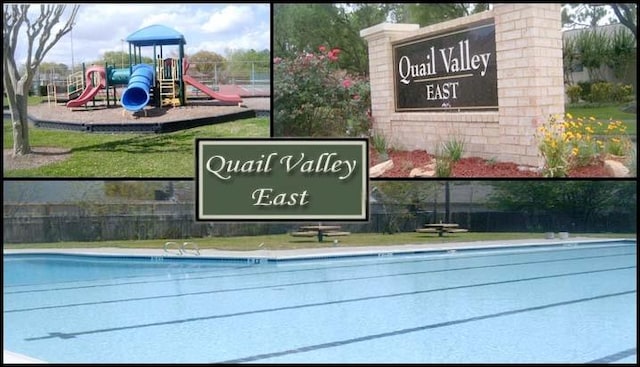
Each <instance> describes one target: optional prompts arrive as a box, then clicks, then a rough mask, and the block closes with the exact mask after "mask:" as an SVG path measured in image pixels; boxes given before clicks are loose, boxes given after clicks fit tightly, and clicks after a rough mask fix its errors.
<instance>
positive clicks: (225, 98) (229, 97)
mask: <svg viewBox="0 0 640 367" xmlns="http://www.w3.org/2000/svg"><path fill="white" fill-rule="evenodd" d="M182 80H184V82H185V83H187V84H190V85H192V86H194V87H196V88H198V89H199V90H201V91H202V92H203V93H205V94H206V95H208V96H209V97H211V98H213V99H217V100H218V101H221V102H229V103H240V102H242V98H240V96H238V95H235V94H220V93H218V92H216V91H214V90H213V89H211V88H209V87H207V86H206V85H204V84H202V83H200V82H199V81H197V80H195V79H193V78H192V77H191V76H190V75H183V76H182Z"/></svg>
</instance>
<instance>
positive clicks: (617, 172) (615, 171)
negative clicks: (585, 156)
mask: <svg viewBox="0 0 640 367" xmlns="http://www.w3.org/2000/svg"><path fill="white" fill-rule="evenodd" d="M604 170H605V172H607V174H608V175H609V176H611V177H629V169H628V168H627V167H625V165H624V164H622V163H620V162H618V161H614V160H612V159H607V160H605V161H604Z"/></svg>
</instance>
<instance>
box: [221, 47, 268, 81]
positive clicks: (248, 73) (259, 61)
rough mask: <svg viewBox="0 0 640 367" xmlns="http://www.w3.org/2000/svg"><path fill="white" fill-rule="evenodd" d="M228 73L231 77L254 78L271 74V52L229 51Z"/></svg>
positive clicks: (251, 50) (252, 50)
mask: <svg viewBox="0 0 640 367" xmlns="http://www.w3.org/2000/svg"><path fill="white" fill-rule="evenodd" d="M226 70H227V73H228V74H229V75H231V76H235V77H237V76H239V77H253V76H254V74H269V73H270V71H271V52H270V51H269V50H267V49H265V50H262V51H256V50H254V49H250V50H233V51H231V50H229V51H227V67H226Z"/></svg>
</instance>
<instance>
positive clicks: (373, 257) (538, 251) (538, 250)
mask: <svg viewBox="0 0 640 367" xmlns="http://www.w3.org/2000/svg"><path fill="white" fill-rule="evenodd" d="M546 246H549V247H551V249H549V248H546ZM630 246H633V245H628V244H617V245H610V246H597V247H588V248H580V247H575V246H569V248H567V247H565V246H561V245H545V248H534V251H518V250H521V249H520V248H515V249H516V250H513V251H515V252H511V251H509V252H504V251H502V250H500V251H502V252H501V253H497V254H487V253H483V254H479V255H467V256H462V257H455V256H454V257H437V258H426V259H425V258H422V259H405V260H398V261H385V262H384V264H382V265H396V264H408V263H421V262H429V261H443V260H447V261H451V260H464V259H477V258H483V257H500V256H514V255H516V256H526V255H530V254H541V255H544V254H551V253H559V252H567V251H576V250H581V251H590V250H602V249H603V248H604V249H617V248H619V247H630ZM526 247H527V248H530V247H531V246H526ZM553 247H557V248H553ZM481 250H483V249H475V248H474V249H470V250H462V251H460V253H463V252H465V251H469V252H476V251H481ZM491 250H492V249H484V250H483V251H491ZM496 251H497V250H496ZM430 252H442V253H441V255H444V254H445V253H446V250H442V251H420V252H419V253H408V254H407V253H394V256H396V257H402V256H421V255H425V254H429V253H430ZM636 253H637V252H633V253H631V252H627V253H621V254H609V255H600V256H603V257H604V256H618V255H635V254H636ZM376 254H377V253H372V254H370V255H357V256H356V257H357V258H360V257H365V256H366V257H369V258H370V260H376V259H378V260H379V259H380V258H378V257H376ZM431 255H433V254H431ZM63 256H64V255H63ZM71 256H73V255H71ZM597 257H599V256H594V257H593V258H597ZM340 258H347V257H341V256H334V257H327V258H326V259H327V260H331V259H340ZM387 259H389V258H387ZM571 259H573V258H566V260H571ZM197 260H199V261H202V260H204V261H207V260H206V259H205V258H200V259H197ZM218 260H219V259H211V260H210V261H218ZM244 260H248V258H247V259H244ZM317 260H318V259H317V258H316V259H308V260H307V259H301V260H300V259H296V261H317ZM170 261H171V260H168V261H167V263H169V262H170ZM284 261H289V260H284ZM379 265H381V264H379V263H369V264H350V265H339V266H322V267H317V268H306V269H290V270H282V269H279V270H274V271H258V272H253V273H240V274H216V275H210V276H204V277H195V278H191V279H213V278H231V277H246V276H252V275H263V274H274V273H296V272H304V271H315V270H326V269H340V268H354V267H368V266H379ZM253 266H256V264H248V265H243V266H237V267H231V269H246V268H250V267H253ZM225 270H229V269H225ZM211 272H213V271H212V270H206V271H198V272H185V273H182V274H198V273H211ZM164 275H165V274H162V275H136V276H130V277H115V278H109V279H96V280H94V281H111V280H112V279H132V278H140V277H158V276H164ZM172 281H174V280H166V279H162V280H155V281H144V282H143V281H139V282H126V283H118V284H103V285H90V286H77V287H66V288H55V290H65V289H75V288H91V287H102V286H119V285H128V284H141V283H142V284H146V283H165V282H172ZM71 282H82V280H74V281H70V282H56V283H44V284H34V285H25V284H21V285H12V286H6V287H5V288H12V287H30V286H45V285H46V286H50V285H51V284H64V283H71ZM52 289H54V288H52ZM47 291H49V289H43V290H25V291H24V292H47ZM14 292H19V291H14Z"/></svg>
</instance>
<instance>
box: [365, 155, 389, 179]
mask: <svg viewBox="0 0 640 367" xmlns="http://www.w3.org/2000/svg"><path fill="white" fill-rule="evenodd" d="M391 168H393V160H391V159H389V160H388V161H384V162H382V163H378V164H376V165H375V166H373V167H371V168H369V177H380V176H382V175H383V174H384V173H385V172H386V171H388V170H390V169H391Z"/></svg>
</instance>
